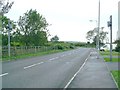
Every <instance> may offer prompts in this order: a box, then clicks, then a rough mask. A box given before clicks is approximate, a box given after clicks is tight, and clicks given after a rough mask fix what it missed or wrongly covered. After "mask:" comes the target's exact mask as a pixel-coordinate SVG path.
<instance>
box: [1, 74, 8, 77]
mask: <svg viewBox="0 0 120 90" xmlns="http://www.w3.org/2000/svg"><path fill="white" fill-rule="evenodd" d="M7 74H8V73H4V74H1V75H0V77H2V76H5V75H7Z"/></svg>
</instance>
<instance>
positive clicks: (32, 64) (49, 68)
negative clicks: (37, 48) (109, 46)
mask: <svg viewBox="0 0 120 90" xmlns="http://www.w3.org/2000/svg"><path fill="white" fill-rule="evenodd" d="M90 51H91V49H90V48H78V49H74V50H70V51H65V52H60V53H56V54H50V55H45V56H41V57H33V58H29V59H24V60H17V61H11V62H3V63H2V70H3V71H2V74H1V75H0V77H2V86H3V88H64V87H65V86H66V85H67V84H68V83H69V81H70V80H71V78H72V77H73V76H74V75H75V73H76V72H77V71H78V70H79V69H80V67H81V66H82V65H83V63H84V61H85V60H86V58H87V57H88V55H89V53H90Z"/></svg>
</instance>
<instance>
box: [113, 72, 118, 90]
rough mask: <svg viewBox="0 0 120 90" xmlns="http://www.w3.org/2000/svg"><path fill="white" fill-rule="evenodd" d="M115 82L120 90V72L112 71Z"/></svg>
mask: <svg viewBox="0 0 120 90" xmlns="http://www.w3.org/2000/svg"><path fill="white" fill-rule="evenodd" d="M111 73H112V75H113V77H114V79H115V81H116V82H117V85H118V88H119V90H120V70H119V71H111Z"/></svg>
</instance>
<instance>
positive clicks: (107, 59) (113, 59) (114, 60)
mask: <svg viewBox="0 0 120 90" xmlns="http://www.w3.org/2000/svg"><path fill="white" fill-rule="evenodd" d="M104 60H105V62H110V58H104ZM112 62H120V59H118V58H112Z"/></svg>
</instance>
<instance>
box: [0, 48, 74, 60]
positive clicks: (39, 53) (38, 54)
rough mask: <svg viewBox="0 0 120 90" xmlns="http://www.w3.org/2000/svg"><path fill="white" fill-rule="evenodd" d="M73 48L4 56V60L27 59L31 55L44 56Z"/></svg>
mask: <svg viewBox="0 0 120 90" xmlns="http://www.w3.org/2000/svg"><path fill="white" fill-rule="evenodd" d="M68 50H72V49H66V50H49V51H44V52H37V53H31V54H23V55H19V56H12V57H10V58H9V57H3V58H2V61H13V60H18V59H25V58H30V57H35V56H43V55H48V54H53V53H58V52H63V51H68Z"/></svg>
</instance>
